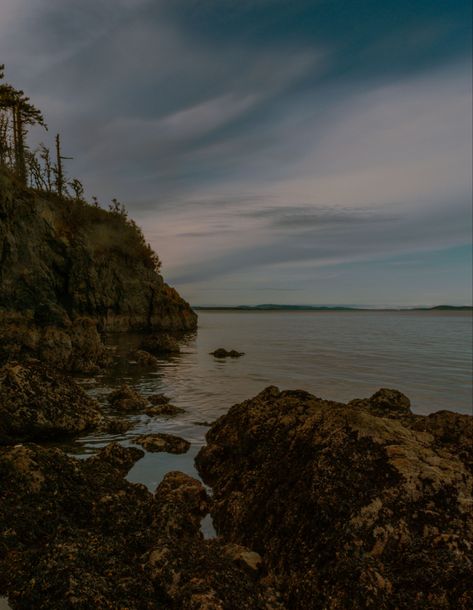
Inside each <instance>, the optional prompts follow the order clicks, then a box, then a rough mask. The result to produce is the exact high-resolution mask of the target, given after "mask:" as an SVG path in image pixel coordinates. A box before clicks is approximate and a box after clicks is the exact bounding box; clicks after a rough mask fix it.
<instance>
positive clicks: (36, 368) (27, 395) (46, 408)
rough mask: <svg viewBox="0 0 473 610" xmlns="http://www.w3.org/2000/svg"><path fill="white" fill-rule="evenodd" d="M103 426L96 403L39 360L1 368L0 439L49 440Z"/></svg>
mask: <svg viewBox="0 0 473 610" xmlns="http://www.w3.org/2000/svg"><path fill="white" fill-rule="evenodd" d="M101 425H105V418H104V416H103V415H102V412H101V410H100V407H99V405H98V403H97V402H96V401H95V400H94V399H93V398H90V397H89V396H88V395H87V394H86V393H85V392H84V390H82V388H81V387H80V386H79V385H77V384H76V383H75V382H74V381H73V380H72V379H70V378H69V377H67V376H65V375H62V374H61V373H58V372H57V371H55V370H54V369H52V368H50V367H48V366H46V365H44V364H42V363H41V362H39V361H34V362H24V363H9V364H6V365H4V366H3V367H1V368H0V442H3V443H7V442H14V441H15V440H51V439H52V438H61V437H65V436H70V435H74V434H79V433H81V432H84V431H85V430H88V429H92V428H97V427H98V426H101Z"/></svg>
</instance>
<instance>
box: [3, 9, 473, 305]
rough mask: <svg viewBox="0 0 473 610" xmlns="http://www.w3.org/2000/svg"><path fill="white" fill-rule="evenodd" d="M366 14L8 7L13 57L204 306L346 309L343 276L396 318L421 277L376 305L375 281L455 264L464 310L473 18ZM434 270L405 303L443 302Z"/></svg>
mask: <svg viewBox="0 0 473 610" xmlns="http://www.w3.org/2000/svg"><path fill="white" fill-rule="evenodd" d="M361 4H362V6H360V3H343V2H341V1H340V2H338V1H336V2H331V3H324V2H309V1H306V0H301V1H300V2H298V3H287V2H282V1H280V0H261V1H258V2H253V1H248V2H247V1H245V2H239V3H236V2H234V1H233V0H224V1H223V2H219V3H214V2H210V0H201V1H199V2H188V1H187V0H186V2H182V1H181V0H176V1H175V2H172V3H169V2H165V1H164V0H159V1H153V2H151V1H149V0H141V1H131V0H119V1H112V0H99V1H95V2H92V1H91V0H83V1H82V2H79V1H78V0H73V1H72V2H69V3H67V4H66V5H65V4H64V3H63V2H60V1H59V0H38V2H35V3H34V5H33V6H32V4H31V3H30V2H27V1H26V0H14V1H13V0H4V2H3V3H2V7H1V8H0V59H1V61H4V62H5V63H6V64H7V69H8V73H7V74H8V76H9V78H10V79H11V80H12V81H13V82H14V84H17V85H19V86H22V87H23V88H24V89H25V90H27V92H28V93H29V94H30V95H31V97H32V99H33V100H34V101H35V102H36V103H37V104H38V105H39V106H40V107H42V108H43V109H44V111H45V114H46V115H47V120H48V123H49V125H50V127H51V131H52V133H54V132H55V131H56V130H57V131H61V133H62V135H63V143H64V146H65V150H66V152H67V153H70V154H72V155H73V156H74V157H75V161H74V163H73V169H72V165H71V172H73V173H74V174H76V175H79V176H80V177H81V178H83V180H84V182H85V185H86V187H88V192H89V193H90V194H96V195H98V196H99V199H100V200H101V201H103V202H106V201H107V200H109V199H111V198H112V197H114V196H117V197H118V198H119V199H120V200H123V201H125V202H126V203H127V205H128V207H129V209H130V212H131V214H132V215H134V216H136V217H137V219H138V220H139V221H140V222H141V223H142V224H143V226H144V229H145V233H146V235H147V237H148V238H149V239H150V240H151V242H152V244H153V246H154V247H155V248H156V249H157V251H158V252H159V254H160V256H161V258H162V259H163V260H164V272H165V274H166V275H167V276H168V277H170V279H171V280H172V281H174V282H175V283H176V284H177V286H178V288H179V289H180V290H181V291H183V292H184V295H185V296H187V298H189V299H190V300H192V301H193V302H194V303H199V302H202V300H203V298H204V296H205V295H208V294H212V295H213V299H214V302H216V303H218V302H222V303H223V302H228V299H230V298H231V299H232V301H233V302H234V298H235V297H234V294H235V290H236V289H237V292H238V294H239V295H240V298H239V299H238V301H239V302H256V301H257V300H258V299H260V298H261V297H262V287H264V286H267V290H268V291H271V293H272V295H273V296H272V300H277V294H278V293H277V292H276V293H274V291H275V290H276V291H277V290H278V289H279V290H280V292H281V295H280V296H281V301H282V302H287V300H286V299H287V298H288V296H287V295H288V294H289V295H290V293H291V292H295V293H297V295H298V300H299V301H300V302H324V301H325V302H335V300H336V298H335V297H337V298H340V295H341V294H342V289H341V288H340V287H339V286H338V285H336V283H335V282H336V278H338V279H339V280H340V281H342V279H341V278H344V279H343V283H344V285H345V286H346V296H345V297H344V298H343V300H344V301H345V302H351V303H353V302H356V301H359V302H364V303H366V302H369V301H370V300H372V301H373V302H374V301H375V300H376V299H378V298H379V292H380V290H381V291H384V292H385V295H384V298H383V302H387V299H388V298H392V299H395V298H396V295H395V294H391V296H390V291H392V290H394V286H395V282H391V281H390V277H391V276H392V273H393V269H397V268H398V267H399V269H402V268H405V265H402V264H401V265H399V266H398V267H397V266H396V264H395V263H396V260H394V261H391V262H389V264H388V263H386V265H385V271H386V272H385V278H384V279H383V277H382V275H381V276H380V277H378V279H377V282H378V285H377V286H376V287H375V286H373V287H372V288H370V287H369V276H370V274H372V273H373V267H372V266H373V265H377V264H378V263H380V262H381V261H382V260H387V259H388V258H389V257H403V256H405V255H406V254H411V255H412V256H416V254H417V253H419V252H422V253H427V252H432V253H434V252H441V251H445V261H448V264H450V265H452V278H453V277H456V278H457V284H456V288H455V289H454V292H453V293H452V286H451V285H450V284H449V285H448V293H447V292H446V294H445V299H444V300H446V301H448V300H450V301H452V299H453V300H456V301H463V300H464V299H465V298H469V292H468V289H467V288H466V285H467V284H469V282H468V280H467V281H466V282H465V278H466V273H467V272H468V269H469V265H471V263H470V262H469V259H468V257H467V256H466V255H465V254H463V259H461V260H460V259H459V258H456V257H450V255H449V254H448V252H450V251H451V249H452V248H453V249H455V248H461V247H463V246H465V245H466V244H469V243H471V209H470V207H469V202H470V197H471V98H472V95H471V77H470V69H471V66H470V64H471V57H470V52H471V31H470V29H469V26H468V25H467V24H468V23H469V22H470V21H469V16H470V13H471V7H470V6H469V3H467V2H466V1H463V0H461V1H460V2H456V3H438V4H437V5H436V4H435V3H434V4H433V3H430V2H427V1H426V0H425V1H424V0H421V1H420V2H418V3H416V10H413V8H412V4H411V3H410V2H407V0H406V1H405V2H404V1H403V0H401V1H398V2H395V3H394V2H384V3H379V2H374V1H373V2H372V1H371V0H368V1H367V2H366V3H361ZM354 24H355V25H356V27H353V25H354ZM38 137H41V138H42V139H44V137H45V136H44V134H41V136H38ZM462 252H467V251H466V250H465V251H463V250H462ZM352 263H353V264H359V265H364V268H365V269H366V275H365V276H363V275H362V274H361V275H359V273H358V271H357V272H356V273H357V275H356V277H357V278H359V282H358V284H359V289H357V287H356V282H354V281H348V280H347V277H348V276H347V274H349V273H350V272H351V271H350V270H351V269H352V267H351V264H352ZM380 264H381V263H380ZM440 264H441V263H440V258H439V257H438V256H436V255H434V254H432V269H433V268H434V265H437V266H438V265H440ZM445 264H447V263H446V262H445ZM425 265H426V263H424V267H422V265H421V266H420V267H419V269H418V276H417V278H415V277H414V276H412V277H411V276H409V277H407V276H406V278H405V285H404V292H405V295H404V297H403V298H404V300H406V302H407V300H409V299H411V300H413V301H415V302H422V301H423V299H422V298H421V297H422V290H423V291H424V293H425V294H437V292H435V291H436V290H437V288H436V287H434V286H432V285H430V284H429V285H425V286H424V285H423V281H424V279H425V278H430V279H429V282H430V283H431V284H432V283H433V282H434V279H433V278H434V277H435V274H434V273H428V272H426V269H425ZM324 269H325V271H324ZM288 270H290V271H288ZM353 273H354V272H353ZM360 273H361V272H360ZM390 274H391V275H390ZM421 274H422V277H421ZM245 278H246V279H245ZM314 278H317V282H318V283H319V285H320V286H321V287H322V288H323V287H324V286H325V287H326V290H327V291H326V293H324V296H320V293H319V292H317V293H315V292H314V290H313V288H312V282H313V281H315V280H314ZM426 281H427V280H426ZM284 282H286V284H287V286H286V287H287V288H290V290H283V289H284V288H285V285H284ZM379 283H381V284H382V285H381V286H380V285H379ZM278 287H279V288H278ZM399 287H400V286H397V285H396V289H397V290H399ZM434 288H435V290H434ZM362 291H363V294H362ZM446 291H447V287H446ZM286 293H287V294H286ZM219 294H220V295H222V296H221V298H220V297H219V296H218V295H219ZM225 295H227V296H225ZM228 295H230V296H228ZM314 299H316V300H315V301H314ZM402 300H403V299H401V301H402ZM398 302H399V301H398Z"/></svg>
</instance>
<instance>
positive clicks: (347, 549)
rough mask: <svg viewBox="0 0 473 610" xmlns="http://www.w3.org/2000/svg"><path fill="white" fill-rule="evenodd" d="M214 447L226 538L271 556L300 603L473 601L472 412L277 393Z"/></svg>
mask: <svg viewBox="0 0 473 610" xmlns="http://www.w3.org/2000/svg"><path fill="white" fill-rule="evenodd" d="M207 442H208V445H207V446H206V447H204V448H203V449H202V450H201V452H200V453H199V455H198V456H197V460H196V461H197V465H198V468H199V471H200V473H201V475H202V476H203V478H204V481H205V482H206V483H208V484H210V485H211V486H212V488H213V491H214V504H213V510H212V514H213V517H214V524H215V527H216V529H217V532H218V533H219V534H222V535H224V536H225V537H226V538H227V539H228V540H230V541H233V542H235V543H239V544H244V545H246V546H248V547H250V548H252V549H254V550H255V551H257V552H259V553H260V554H261V555H262V556H263V557H264V559H265V560H266V561H267V562H268V564H269V566H270V569H271V571H272V573H273V574H274V575H275V576H276V577H278V578H279V582H280V586H281V588H282V590H283V592H284V597H285V600H286V603H287V605H288V607H290V608H297V609H301V610H302V609H304V610H305V609H312V608H313V609H317V608H321V609H322V608H347V609H348V608H362V607H363V608H365V607H366V608H436V609H437V608H451V609H454V608H455V609H458V608H461V609H465V610H466V609H467V608H470V607H472V606H473V590H472V587H471V582H472V581H471V578H472V573H473V572H472V569H473V511H472V507H473V501H472V488H473V469H472V464H473V460H472V455H473V426H472V418H471V417H469V416H465V415H458V414H454V413H448V412H441V413H438V414H434V415H431V416H428V417H422V416H415V415H413V414H412V413H411V412H410V409H409V401H408V399H407V398H406V397H405V396H403V395H402V394H401V393H399V392H396V391H394V390H385V389H384V390H381V391H379V392H377V393H376V394H375V395H374V396H372V397H371V399H366V400H356V401H352V402H351V403H350V404H349V405H345V404H341V403H333V402H328V401H324V400H322V399H319V398H316V397H315V396H312V395H311V394H309V393H307V392H302V391H286V392H280V391H279V390H278V389H277V388H275V387H269V388H267V389H266V390H264V391H263V392H262V393H261V394H259V395H258V396H256V397H255V398H253V399H251V400H248V401H245V402H243V403H241V404H239V405H235V406H234V407H232V408H231V409H230V411H229V413H228V414H227V415H225V416H223V417H221V418H220V419H219V420H218V421H217V422H216V423H215V424H214V425H213V426H212V428H211V430H210V431H209V432H208V434H207Z"/></svg>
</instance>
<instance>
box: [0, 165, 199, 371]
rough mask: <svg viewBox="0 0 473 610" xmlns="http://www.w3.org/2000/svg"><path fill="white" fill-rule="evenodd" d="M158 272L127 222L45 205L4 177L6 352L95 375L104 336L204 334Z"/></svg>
mask: <svg viewBox="0 0 473 610" xmlns="http://www.w3.org/2000/svg"><path fill="white" fill-rule="evenodd" d="M157 262H158V260H157V257H156V255H155V254H154V253H153V252H152V251H151V249H150V247H149V246H148V245H147V244H146V242H145V240H144V238H143V235H142V233H141V231H140V230H139V229H138V227H137V226H136V224H135V223H134V222H133V221H130V220H129V219H128V218H127V217H126V215H124V214H121V213H119V212H109V211H106V210H103V209H101V208H98V207H94V206H91V205H89V204H86V203H85V202H83V201H79V200H77V201H71V200H64V199H60V198H58V197H57V196H56V195H54V194H51V195H43V196H40V195H38V193H36V192H34V191H31V190H28V189H25V188H23V187H21V186H20V185H18V184H17V183H16V182H15V180H14V178H13V177H12V176H11V175H9V174H8V173H7V172H5V171H2V173H0V337H1V343H2V345H3V350H2V349H1V348H0V352H1V351H3V356H4V357H5V355H6V354H10V355H11V354H14V355H15V357H17V356H18V355H19V354H18V352H20V353H31V354H34V355H38V356H40V357H41V358H42V359H45V360H48V361H51V360H52V361H53V364H59V363H62V364H66V365H67V367H66V368H84V367H85V368H87V367H86V364H87V362H88V360H90V361H91V362H96V361H97V360H99V353H100V342H98V341H97V335H96V329H98V330H99V331H150V330H164V329H166V330H176V331H181V330H189V329H193V328H195V326H196V321H197V316H196V315H195V313H194V312H193V311H192V310H191V308H190V307H189V305H188V304H187V303H186V302H185V301H184V300H183V299H182V298H181V297H180V296H179V294H178V293H177V292H176V290H174V289H173V288H171V287H169V286H168V285H167V284H165V282H164V281H163V278H162V277H161V275H160V273H159V272H158V270H157V268H158V265H157ZM94 351H95V352H96V353H93V352H94ZM90 354H91V355H90ZM0 356H1V354H0ZM89 356H90V357H89ZM55 359H56V360H57V362H54V360H55Z"/></svg>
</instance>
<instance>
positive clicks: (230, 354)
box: [210, 347, 245, 358]
mask: <svg viewBox="0 0 473 610" xmlns="http://www.w3.org/2000/svg"><path fill="white" fill-rule="evenodd" d="M210 355H211V356H215V358H240V356H244V355H245V352H237V351H236V350H234V349H232V350H230V351H227V350H226V349H224V348H223V347H219V348H218V349H216V350H215V351H214V352H210Z"/></svg>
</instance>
